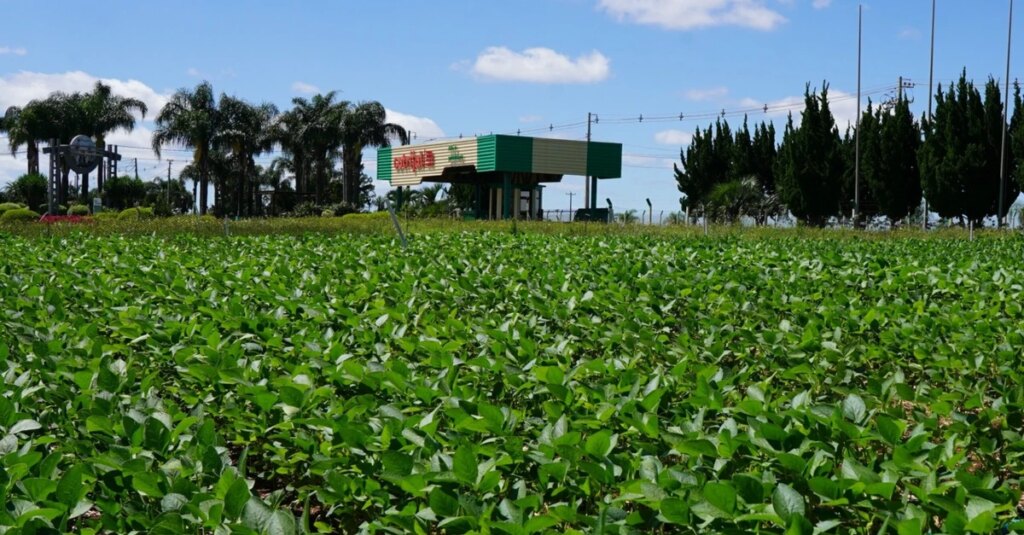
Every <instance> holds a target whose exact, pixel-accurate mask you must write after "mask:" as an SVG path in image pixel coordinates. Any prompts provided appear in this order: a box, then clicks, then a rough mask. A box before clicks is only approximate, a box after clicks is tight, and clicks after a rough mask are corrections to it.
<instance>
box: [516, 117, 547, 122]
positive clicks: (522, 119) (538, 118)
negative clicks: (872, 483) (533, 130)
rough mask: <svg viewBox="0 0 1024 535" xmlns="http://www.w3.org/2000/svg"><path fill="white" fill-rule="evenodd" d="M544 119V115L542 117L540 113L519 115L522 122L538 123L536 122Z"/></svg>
mask: <svg viewBox="0 0 1024 535" xmlns="http://www.w3.org/2000/svg"><path fill="white" fill-rule="evenodd" d="M543 119H544V117H541V116H540V115H522V116H520V117H519V122H521V123H536V122H539V121H541V120H543Z"/></svg>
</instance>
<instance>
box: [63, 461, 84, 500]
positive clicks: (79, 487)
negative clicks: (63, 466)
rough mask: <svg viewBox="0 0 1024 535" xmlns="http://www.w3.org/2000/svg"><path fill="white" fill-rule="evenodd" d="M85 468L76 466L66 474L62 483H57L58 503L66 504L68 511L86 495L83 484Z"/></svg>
mask: <svg viewBox="0 0 1024 535" xmlns="http://www.w3.org/2000/svg"><path fill="white" fill-rule="evenodd" d="M84 472H85V467H84V466H82V465H76V466H74V467H72V468H71V469H70V470H68V471H66V472H64V475H63V476H61V478H60V481H59V482H57V501H58V502H60V503H62V504H64V506H65V507H67V508H68V509H71V508H73V507H74V506H75V505H76V504H78V500H81V499H82V496H84V495H85V490H86V489H85V488H84V485H83V482H82V475H83V473H84Z"/></svg>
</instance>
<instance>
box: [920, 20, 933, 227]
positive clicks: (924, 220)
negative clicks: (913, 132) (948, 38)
mask: <svg viewBox="0 0 1024 535" xmlns="http://www.w3.org/2000/svg"><path fill="white" fill-rule="evenodd" d="M928 55H929V58H928V122H931V120H932V100H933V99H934V98H935V94H934V93H932V83H933V82H934V81H935V0H932V44H931V48H930V49H929V54H928ZM921 197H922V198H923V199H924V212H923V213H922V214H921V215H922V216H923V217H921V229H922V230H928V197H925V196H924V195H921Z"/></svg>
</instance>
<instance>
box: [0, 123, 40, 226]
mask: <svg viewBox="0 0 1024 535" xmlns="http://www.w3.org/2000/svg"><path fill="white" fill-rule="evenodd" d="M30 114H31V112H29V113H26V112H25V109H23V108H21V107H18V106H11V107H10V108H7V112H6V113H4V116H3V117H2V118H0V132H3V133H6V134H7V144H8V146H9V147H10V149H11V156H17V153H18V149H20V148H21V147H22V145H24V146H25V147H26V151H25V152H26V155H27V158H26V159H27V160H28V170H27V174H30V175H38V174H39V144H38V141H39V140H40V138H39V137H38V134H37V133H36V132H34V131H33V128H32V126H31V125H30V117H31V115H30ZM33 208H35V207H33Z"/></svg>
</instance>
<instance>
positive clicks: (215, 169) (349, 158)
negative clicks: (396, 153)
mask: <svg viewBox="0 0 1024 535" xmlns="http://www.w3.org/2000/svg"><path fill="white" fill-rule="evenodd" d="M148 111H149V110H148V109H147V107H146V105H145V103H143V102H142V101H140V100H137V99H131V98H126V97H121V96H117V95H113V93H112V92H111V89H110V87H109V86H107V85H105V84H103V83H102V82H97V83H96V85H95V87H94V88H93V89H92V91H90V92H87V93H78V92H76V93H63V92H55V93H51V94H50V95H49V96H48V97H47V98H45V99H36V100H32V101H30V102H28V103H26V104H25V105H24V106H12V107H10V108H9V109H7V111H6V112H5V113H4V115H3V116H2V118H0V132H3V133H6V135H7V137H8V141H9V143H8V144H9V147H10V150H11V153H12V155H15V154H17V153H18V152H19V151H20V150H21V149H22V148H24V150H25V155H26V162H27V174H28V175H33V176H38V175H39V174H40V169H39V159H40V158H39V155H40V147H42V146H43V145H46V144H48V143H49V142H50V141H51V140H54V139H55V140H57V141H58V142H59V143H68V142H70V141H71V139H72V138H73V137H74V136H75V135H78V134H86V135H89V136H90V137H92V138H93V139H94V140H95V141H96V143H97V145H99V146H102V145H103V144H104V141H105V137H106V136H107V135H108V134H109V133H110V132H113V131H115V130H118V129H123V130H126V131H129V132H130V131H131V130H132V129H134V127H135V125H136V116H142V117H145V114H146V113H147V112H148ZM155 124H156V129H155V131H154V133H153V138H152V148H153V151H154V152H155V153H156V154H157V156H158V157H161V155H162V154H163V153H164V152H165V151H166V149H167V148H169V147H170V146H184V147H187V148H188V149H190V150H191V152H192V161H191V163H189V164H188V165H187V166H186V167H185V168H184V169H182V171H181V172H180V173H179V179H178V183H179V184H178V185H177V186H172V185H169V184H162V185H161V182H160V181H158V180H157V181H154V182H151V183H150V184H151V185H149V186H146V185H143V183H141V182H139V181H137V177H136V179H132V178H129V177H122V179H119V178H117V177H114V178H108V179H107V181H108V183H109V185H110V186H111V187H113V188H114V189H115V190H117V191H122V192H127V193H125V194H120V193H113V192H102V191H100V189H106V188H104V187H103V186H104V184H102V183H100V184H97V186H99V188H98V189H90V184H89V182H88V180H83V181H82V184H81V188H80V190H79V191H71V188H70V184H69V178H68V175H69V174H70V169H68V168H67V166H66V165H64V164H63V162H62V163H61V180H60V182H59V188H60V189H59V192H58V195H59V196H60V198H61V199H65V200H66V201H68V202H75V201H77V202H81V203H83V204H87V202H88V200H89V199H90V198H91V197H93V196H95V195H102V196H103V197H104V199H105V204H107V205H108V206H111V205H115V206H116V205H118V204H121V203H122V200H123V199H128V200H127V201H124V202H132V201H133V200H134V201H138V199H139V198H152V195H146V194H143V193H142V191H143V190H147V189H149V190H159V189H160V188H161V187H162V188H163V189H164V190H166V191H167V192H168V193H167V195H166V197H165V202H167V203H168V204H169V205H170V207H171V208H173V211H179V210H184V208H183V206H184V205H185V203H186V201H187V202H188V203H189V204H188V206H189V207H190V206H191V203H192V198H197V199H198V201H199V212H200V213H201V214H206V213H207V212H208V211H210V210H211V208H212V211H213V212H214V213H215V214H216V215H218V216H220V215H232V216H253V215H266V214H268V213H281V212H291V211H292V210H295V209H297V208H300V207H301V209H302V210H305V211H309V212H315V213H319V212H320V210H321V209H322V208H327V207H329V206H330V207H332V209H333V211H334V212H339V211H355V210H358V209H360V208H362V207H365V206H368V205H370V204H371V201H372V197H373V179H372V178H371V177H368V176H366V174H365V173H364V172H363V162H362V152H363V149H364V148H366V147H384V146H388V145H389V144H390V143H391V142H392V141H393V140H394V141H399V142H400V143H403V144H405V143H408V142H409V136H408V133H407V132H406V131H405V129H404V128H402V127H401V126H399V125H397V124H393V123H389V122H387V119H386V113H385V110H384V106H383V105H381V104H380V103H379V102H376V101H368V102H357V103H353V102H348V101H343V100H338V99H337V93H336V92H334V91H332V92H328V93H324V94H318V95H314V96H313V97H311V98H308V99H307V98H295V99H293V100H292V108H291V109H289V110H287V111H284V112H280V111H279V110H278V108H277V107H276V106H274V105H273V104H270V103H266V102H262V103H251V102H248V101H246V100H244V99H240V98H237V97H234V96H230V95H226V94H221V95H220V96H219V98H218V97H217V96H216V94H215V92H214V90H213V87H212V85H211V84H210V83H208V82H202V83H200V84H198V85H197V86H196V87H194V88H182V89H179V90H178V91H176V92H175V93H174V94H173V95H172V96H171V97H170V99H169V100H168V102H167V104H166V105H164V106H163V107H162V108H161V109H160V110H159V111H158V112H157V115H156V118H155ZM277 148H279V149H280V152H281V156H279V157H277V158H275V159H274V160H273V161H272V163H271V164H270V165H268V166H260V165H258V164H257V163H256V158H257V157H258V156H261V155H263V154H267V153H271V152H273V151H275V149H277ZM338 164H340V167H339V165H338ZM98 178H99V179H100V180H102V179H103V175H102V171H101V172H100V174H99V176H98ZM185 180H191V181H192V194H191V195H188V196H186V195H185V193H187V191H185V187H184V185H185ZM111 181H113V182H114V183H110V182H111ZM37 182H38V181H35V183H37ZM32 183H33V181H31V180H30V181H29V182H27V183H24V184H22V185H21V186H18V187H16V188H10V187H9V188H8V193H11V192H18V191H22V190H24V189H25V188H27V187H31V184H32ZM210 186H212V187H213V191H214V199H213V205H212V207H211V204H210V199H208V194H207V192H208V190H209V188H210ZM111 197H114V198H116V199H118V200H116V201H114V200H113V199H110V198H111ZM302 205H305V206H304V207H303V206H302ZM33 207H34V206H33Z"/></svg>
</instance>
